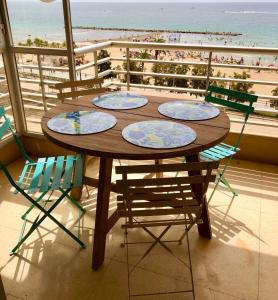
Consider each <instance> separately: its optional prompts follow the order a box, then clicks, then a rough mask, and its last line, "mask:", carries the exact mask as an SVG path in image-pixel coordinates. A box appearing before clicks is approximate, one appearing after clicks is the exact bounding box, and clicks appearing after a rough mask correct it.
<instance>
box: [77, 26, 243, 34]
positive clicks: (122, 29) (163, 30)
mask: <svg viewBox="0 0 278 300" xmlns="http://www.w3.org/2000/svg"><path fill="white" fill-rule="evenodd" d="M72 29H85V30H104V31H125V32H149V33H176V34H179V33H182V34H187V33H188V34H196V35H198V34H202V35H203V34H204V35H220V36H241V35H243V34H242V33H239V32H225V31H192V30H171V29H155V28H153V29H144V28H123V27H98V26H73V27H72Z"/></svg>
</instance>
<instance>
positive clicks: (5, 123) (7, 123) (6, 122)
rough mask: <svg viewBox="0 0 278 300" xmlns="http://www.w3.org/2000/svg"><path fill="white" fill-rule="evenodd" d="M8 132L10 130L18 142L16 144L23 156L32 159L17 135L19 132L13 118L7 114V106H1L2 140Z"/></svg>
mask: <svg viewBox="0 0 278 300" xmlns="http://www.w3.org/2000/svg"><path fill="white" fill-rule="evenodd" d="M8 132H10V133H11V134H12V136H13V139H14V141H15V142H16V145H17V146H18V148H19V150H20V152H21V154H22V156H23V157H24V158H25V159H26V160H29V161H32V160H31V158H30V157H29V156H28V155H27V153H26V151H25V149H24V147H23V145H22V144H21V142H20V140H19V138H18V137H17V134H16V132H15V130H14V129H13V125H12V122H11V120H10V119H9V118H8V117H7V116H6V113H5V108H4V107H3V106H0V141H1V140H2V139H3V137H4V136H5V134H7V133H8Z"/></svg>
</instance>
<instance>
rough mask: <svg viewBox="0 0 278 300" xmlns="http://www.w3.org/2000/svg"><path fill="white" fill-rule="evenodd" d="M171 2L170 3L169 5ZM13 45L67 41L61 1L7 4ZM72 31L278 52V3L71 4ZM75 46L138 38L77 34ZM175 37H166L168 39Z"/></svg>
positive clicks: (8, 0) (75, 32)
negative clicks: (152, 35)
mask: <svg viewBox="0 0 278 300" xmlns="http://www.w3.org/2000/svg"><path fill="white" fill-rule="evenodd" d="M169 2H170V1H169ZM7 3H8V9H9V15H10V21H11V26H12V31H13V36H14V41H15V42H18V41H23V40H26V38H27V37H31V38H34V37H40V38H44V39H48V40H55V41H57V40H65V34H64V27H63V13H62V1H61V0H56V1H54V2H53V3H50V4H46V3H43V2H41V1H35V2H34V1H31V2H29V1H21V2H16V1H10V0H7ZM71 11H72V23H73V26H97V27H111V28H131V29H132V28H140V29H170V30H190V31H200V32H202V31H210V32H236V33H241V34H242V35H241V36H237V37H220V36H214V35H212V36H210V35H196V34H181V35H180V36H179V40H180V42H185V43H200V44H227V45H241V46H265V47H266V46H267V47H278V3H267V2H261V3H172V2H171V3H92V2H91V3H88V2H81V1H80V2H72V3H71ZM73 32H74V40H75V41H87V40H88V41H89V40H95V39H109V38H110V39H115V38H118V37H124V36H130V35H133V34H136V33H135V32H121V31H112V32H108V31H96V30H80V29H74V31H73ZM169 36H170V34H165V35H164V37H165V38H166V39H168V38H169Z"/></svg>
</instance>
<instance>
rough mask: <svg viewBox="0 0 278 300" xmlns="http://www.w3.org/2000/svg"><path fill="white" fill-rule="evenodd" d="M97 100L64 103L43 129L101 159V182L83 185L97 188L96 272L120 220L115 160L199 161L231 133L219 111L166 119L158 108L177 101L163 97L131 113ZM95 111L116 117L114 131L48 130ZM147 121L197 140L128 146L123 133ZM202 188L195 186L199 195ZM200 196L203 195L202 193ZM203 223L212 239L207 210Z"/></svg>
mask: <svg viewBox="0 0 278 300" xmlns="http://www.w3.org/2000/svg"><path fill="white" fill-rule="evenodd" d="M94 97H96V95H94V96H87V97H84V98H82V99H78V100H72V101H70V100H69V101H65V102H64V103H63V104H59V105H57V107H55V108H52V109H51V110H49V111H48V112H46V113H45V115H44V116H43V118H42V123H41V124H42V130H43V133H44V134H45V135H46V136H47V138H48V139H49V140H51V141H52V142H53V143H55V144H57V145H59V146H61V147H64V148H66V149H69V150H73V151H75V152H78V153H83V154H86V155H91V156H97V157H99V158H100V167H99V179H98V180H96V179H92V178H87V177H84V181H83V182H84V183H86V184H88V185H91V186H97V187H98V196H97V210H96V220H95V234H94V244H93V269H95V270H97V269H98V268H99V267H100V266H101V265H102V263H103V261H104V254H105V240H106V234H107V233H108V232H109V230H110V229H111V228H112V227H113V225H114V224H115V223H116V221H117V220H118V218H117V214H116V213H114V214H113V215H112V216H111V217H110V218H109V219H108V208H109V197H110V191H111V190H113V185H112V184H111V173H112V165H113V159H130V160H147V159H154V160H156V161H158V160H160V159H163V158H173V157H179V156H185V157H186V160H187V161H198V160H199V158H198V153H199V152H200V151H202V150H205V149H208V148H210V147H211V146H214V145H216V144H218V143H219V142H221V141H222V140H223V139H224V138H225V137H226V135H227V134H228V133H229V129H230V120H229V118H228V116H227V114H226V113H224V112H222V111H221V112H220V114H219V116H217V117H216V118H213V119H210V120H204V121H178V120H173V119H170V118H167V117H165V116H163V115H161V114H160V113H159V112H158V106H159V105H160V104H162V103H165V102H168V101H172V100H174V98H167V97H162V96H147V98H148V100H149V103H148V104H147V105H145V106H143V107H141V108H137V109H130V110H107V109H101V108H98V107H96V106H95V105H93V104H92V103H91V100H92V99H93V98H94ZM91 109H95V110H97V111H103V112H108V113H110V114H112V115H114V116H115V117H116V118H117V121H118V122H117V124H116V126H115V127H113V128H112V129H110V130H108V131H105V132H102V133H97V134H91V135H79V136H78V135H66V134H59V133H56V132H54V131H52V130H50V129H49V128H48V127H47V122H48V120H49V119H50V118H52V117H54V116H56V115H58V114H60V113H63V112H70V111H84V110H91ZM146 120H168V121H169V120H172V121H174V122H178V123H181V124H186V125H187V126H189V127H191V128H192V129H193V130H194V131H195V132H196V134H197V138H196V140H195V141H194V142H193V143H191V144H189V145H187V146H184V147H180V148H176V149H166V150H165V149H163V150H161V149H149V148H143V147H138V146H136V145H132V144H130V143H128V142H127V141H126V140H124V138H123V137H122V134H121V133H122V130H123V128H124V127H126V126H127V125H129V124H132V123H135V122H139V121H146ZM201 189H202V187H201V186H200V187H198V186H197V187H196V192H197V193H198V190H199V191H201ZM200 195H201V192H200ZM202 218H203V224H201V225H198V230H199V234H200V235H202V236H204V237H207V238H211V228H210V222H209V215H208V210H207V207H204V209H203V215H202Z"/></svg>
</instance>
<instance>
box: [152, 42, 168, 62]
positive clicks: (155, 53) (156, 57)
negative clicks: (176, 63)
mask: <svg viewBox="0 0 278 300" xmlns="http://www.w3.org/2000/svg"><path fill="white" fill-rule="evenodd" d="M153 42H154V43H165V42H166V41H165V40H164V39H163V38H161V37H158V38H155V39H154V40H153ZM160 53H164V54H166V52H165V51H164V50H155V52H154V58H155V59H156V60H157V59H158V55H159V54H160Z"/></svg>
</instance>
